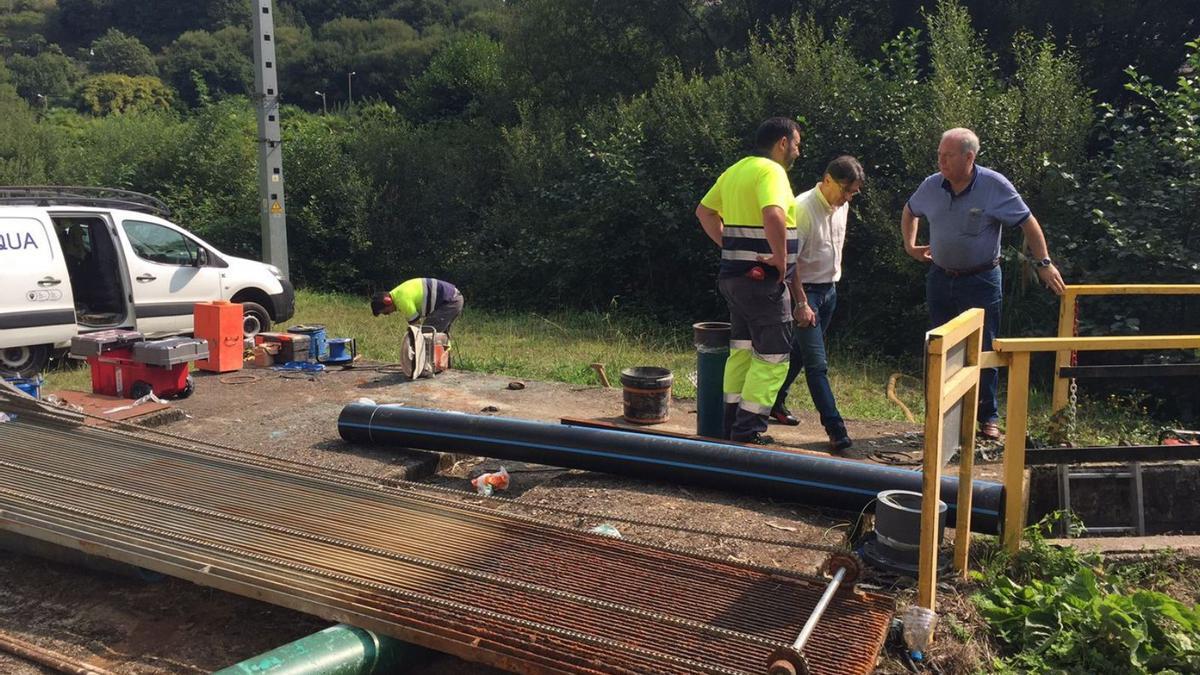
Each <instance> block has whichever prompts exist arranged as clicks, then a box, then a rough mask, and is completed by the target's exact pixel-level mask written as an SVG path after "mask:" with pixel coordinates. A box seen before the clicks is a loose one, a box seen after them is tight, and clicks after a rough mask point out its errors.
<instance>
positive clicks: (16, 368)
mask: <svg viewBox="0 0 1200 675" xmlns="http://www.w3.org/2000/svg"><path fill="white" fill-rule="evenodd" d="M49 362H50V345H33V346H32V347H5V348H4V349H0V372H5V373H15V374H17V375H19V376H21V377H33V376H34V375H37V374H38V373H40V372H42V371H43V370H45V368H46V364H47V363H49Z"/></svg>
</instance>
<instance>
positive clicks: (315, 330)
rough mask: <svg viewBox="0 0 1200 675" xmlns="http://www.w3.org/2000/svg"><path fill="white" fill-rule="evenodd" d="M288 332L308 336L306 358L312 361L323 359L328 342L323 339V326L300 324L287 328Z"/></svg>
mask: <svg viewBox="0 0 1200 675" xmlns="http://www.w3.org/2000/svg"><path fill="white" fill-rule="evenodd" d="M287 332H289V333H296V334H297V335H307V336H308V358H309V359H310V360H312V361H324V360H325V352H326V349H328V342H327V341H326V339H325V326H322V325H321V324H316V323H314V324H308V325H301V326H292V327H291V328H289V329H287Z"/></svg>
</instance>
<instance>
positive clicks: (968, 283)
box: [925, 265, 1002, 422]
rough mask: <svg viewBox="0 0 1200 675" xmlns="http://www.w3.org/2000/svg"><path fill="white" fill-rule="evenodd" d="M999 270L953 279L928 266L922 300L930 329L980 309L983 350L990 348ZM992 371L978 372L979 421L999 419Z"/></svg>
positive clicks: (995, 327) (995, 325) (996, 326)
mask: <svg viewBox="0 0 1200 675" xmlns="http://www.w3.org/2000/svg"><path fill="white" fill-rule="evenodd" d="M1001 280H1002V279H1001V276H1000V268H999V267H993V268H992V269H990V270H987V271H986V272H980V273H978V274H970V275H966V276H961V277H952V276H950V275H949V274H946V272H945V271H943V270H942V268H940V267H938V266H937V265H931V266H930V268H929V274H928V275H927V276H926V277H925V301H926V303H928V305H929V323H930V328H936V327H938V326H940V325H942V324H944V323H946V322H947V321H949V320H950V319H953V318H954V317H956V316H958V315H959V314H962V313H963V312H965V311H967V310H968V309H971V308H972V307H978V308H980V309H982V310H983V315H984V316H983V351H985V352H986V351H990V350H991V349H992V338H994V337H996V333H997V332H999V329H1000V300H1001V297H1002V293H1001V286H1002V284H1001ZM997 379H999V374H998V372H997V371H996V369H995V368H984V369H983V370H981V371H980V372H979V416H978V417H977V419H978V421H979V422H996V421H997V420H999V419H1000V415H999V414H998V412H997V411H998V407H997V404H996V381H997Z"/></svg>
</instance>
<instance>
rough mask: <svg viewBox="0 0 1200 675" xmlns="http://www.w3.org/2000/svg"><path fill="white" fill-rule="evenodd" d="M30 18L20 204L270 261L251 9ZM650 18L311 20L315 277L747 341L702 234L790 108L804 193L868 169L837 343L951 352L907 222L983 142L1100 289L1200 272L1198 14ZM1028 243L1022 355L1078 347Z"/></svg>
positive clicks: (576, 12)
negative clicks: (1110, 38)
mask: <svg viewBox="0 0 1200 675" xmlns="http://www.w3.org/2000/svg"><path fill="white" fill-rule="evenodd" d="M10 4H11V5H12V7H13V10H14V12H15V13H14V14H13V15H11V16H9V17H8V18H7V19H6V21H7V23H4V24H3V25H0V33H2V34H3V35H4V36H6V39H7V43H3V42H0V53H4V54H5V55H6V63H7V67H6V68H4V69H2V70H0V181H2V182H4V183H86V184H101V185H110V186H116V187H124V188H131V189H136V190H141V191H146V192H151V193H154V194H156V195H158V196H160V197H162V198H163V199H165V200H166V201H167V202H168V203H169V204H170V205H171V206H172V207H173V209H174V210H175V211H176V213H177V214H178V215H179V219H180V221H181V222H182V223H183V224H185V225H187V226H188V227H190V228H192V229H193V230H195V231H196V232H198V233H199V234H201V235H202V236H204V237H206V238H208V239H210V240H212V241H213V243H215V244H217V245H218V246H219V247H221V248H223V249H225V250H227V251H229V252H232V253H235V254H242V255H248V256H252V257H253V256H256V255H257V250H258V246H259V242H258V239H259V234H258V233H259V225H258V218H259V214H258V211H259V207H260V205H259V200H258V198H257V195H256V194H255V181H254V177H255V161H256V160H255V152H254V147H253V142H254V139H255V138H256V133H257V131H256V129H255V122H254V115H253V111H252V106H251V104H250V100H249V98H247V97H246V92H247V83H248V82H249V77H250V76H249V59H248V54H249V42H250V41H249V36H248V32H247V26H248V16H247V14H246V13H247V11H248V6H247V7H243V6H242V5H244V4H245V3H241V2H226V1H224V0H220V1H218V0H213V1H204V2H197V3H185V4H182V5H178V6H176V5H172V8H171V10H170V11H165V10H163V8H162V7H161V6H159V5H156V7H155V9H154V11H150V10H149V9H147V7H146V6H145V2H144V0H60V2H58V3H57V4H56V3H51V2H44V1H42V0H17V1H16V2H14V3H10ZM635 4H636V7H634V8H633V9H628V8H627V9H619V8H617V7H616V6H614V7H613V8H605V7H601V6H600V5H596V4H595V3H592V2H585V1H584V0H566V1H564V0H524V1H523V2H519V3H497V2H494V1H493V0H422V1H421V2H416V1H406V2H374V1H372V0H362V1H361V2H355V3H349V4H347V3H340V4H338V5H337V6H336V7H337V9H336V10H335V9H331V8H330V7H328V6H325V5H322V4H321V3H312V2H306V1H302V0H293V1H290V2H289V1H287V0H281V2H280V3H279V6H278V11H277V15H276V17H275V18H276V20H277V22H278V28H277V36H276V40H275V42H276V43H277V47H278V52H279V53H278V60H279V70H280V78H281V86H282V91H283V92H284V94H285V106H284V108H283V110H282V111H281V120H282V122H283V139H284V148H285V151H284V162H285V167H284V175H285V181H286V194H287V204H288V224H289V244H290V245H291V252H292V256H291V260H292V263H291V264H292V273H293V277H294V280H295V281H296V282H297V283H298V284H300V285H302V286H306V287H309V288H313V289H317V290H338V291H350V292H356V293H363V292H366V291H368V290H373V289H377V288H386V287H390V286H391V285H392V284H393V283H395V282H396V281H397V280H398V279H401V278H404V277H407V276H414V275H418V274H421V275H426V274H427V275H434V276H444V277H446V278H450V279H453V280H454V281H455V282H457V283H459V284H460V285H461V286H463V287H464V288H465V289H466V290H467V292H468V294H469V295H470V297H472V298H473V299H474V300H475V302H476V305H477V306H482V305H484V304H486V305H487V306H489V307H495V308H508V309H520V310H523V311H537V312H543V313H544V312H546V311H556V310H560V309H571V310H586V311H594V312H611V311H613V308H616V311H619V312H622V313H625V312H635V313H639V314H641V315H643V316H654V317H657V318H660V319H662V320H668V319H669V320H673V321H675V320H677V321H680V322H681V323H682V322H684V321H687V320H691V319H695V318H712V317H715V316H720V315H721V314H723V313H724V308H723V305H722V303H721V301H720V299H719V297H718V296H717V294H716V292H715V289H714V283H713V277H714V275H715V269H716V265H715V252H714V251H713V249H712V247H711V243H710V242H708V240H707V239H706V238H705V237H704V236H703V235H702V234H701V233H700V230H699V228H698V227H697V225H696V223H695V219H694V217H693V215H692V210H693V208H694V206H695V203H696V201H697V199H698V197H699V195H701V194H702V193H703V191H704V190H705V189H706V188H707V187H708V186H709V185H710V183H711V182H712V180H713V179H714V177H715V176H716V175H717V174H718V173H719V172H720V171H721V170H722V169H723V168H724V167H726V166H727V165H728V164H729V163H731V162H732V161H733V160H735V159H736V158H737V157H738V155H739V154H741V153H743V152H745V151H746V149H747V140H748V138H749V136H750V134H751V133H752V132H753V129H754V128H755V126H756V125H757V123H758V122H759V121H760V120H761V119H762V118H763V117H765V116H767V115H769V114H779V113H784V114H790V115H794V116H796V117H799V118H803V120H804V128H805V142H804V150H803V155H802V157H801V160H800V161H799V162H798V163H797V165H796V167H795V168H794V169H793V171H792V182H793V184H794V185H795V186H796V188H797V190H801V189H804V188H805V187H806V186H807V185H809V184H810V183H812V182H815V181H816V180H817V178H818V174H819V172H820V170H821V168H822V167H823V165H824V164H825V162H826V161H827V160H828V159H829V158H830V157H831V156H832V155H834V154H837V153H841V152H850V153H853V154H855V155H858V156H860V157H861V158H863V159H864V161H865V163H866V165H867V171H868V185H867V189H866V190H865V191H864V193H863V195H862V197H861V198H860V199H859V200H856V205H855V207H854V215H853V220H852V225H851V231H850V234H849V239H848V242H847V250H846V266H845V277H844V280H843V283H842V285H841V288H840V291H839V295H840V302H839V305H840V309H839V312H838V316H837V319H836V323H835V326H834V329H833V330H834V333H835V334H837V335H839V336H841V337H842V339H845V340H847V341H850V342H852V343H854V344H855V345H856V346H857V347H858V348H859V351H861V352H864V353H866V352H872V353H874V352H880V351H882V352H884V353H887V354H891V355H898V354H905V353H910V352H911V350H912V345H913V344H916V343H917V342H918V341H919V340H920V336H921V333H922V331H923V330H924V329H925V327H926V326H925V320H926V318H925V317H926V313H925V311H924V308H923V290H922V289H923V282H922V274H923V271H924V270H923V269H922V267H921V266H920V265H917V264H915V263H913V262H912V261H911V260H909V259H908V258H906V257H905V256H904V255H903V253H902V252H901V250H900V245H899V240H898V236H897V219H898V213H899V210H900V207H901V205H902V204H903V202H904V200H905V199H906V198H907V196H908V195H909V194H910V193H911V191H912V190H913V189H914V188H915V186H916V185H917V184H918V182H919V181H920V180H921V179H922V178H923V177H924V176H926V175H927V174H929V173H931V172H932V171H933V170H934V149H935V147H936V144H937V138H938V134H939V133H940V132H941V130H942V129H944V128H946V127H949V126H953V125H967V126H971V127H974V128H976V129H977V130H978V131H979V132H980V134H981V136H982V139H983V147H984V150H983V154H982V155H981V156H980V161H981V163H984V164H986V165H989V166H992V167H994V168H997V169H1000V170H1001V171H1003V172H1005V173H1006V174H1008V175H1009V176H1011V177H1012V178H1013V180H1014V181H1015V182H1016V184H1017V186H1018V188H1019V189H1020V190H1021V191H1022V192H1023V194H1024V195H1025V196H1026V198H1027V199H1028V201H1029V202H1030V203H1031V205H1032V206H1033V208H1034V211H1035V213H1037V214H1038V215H1039V217H1040V219H1041V220H1042V221H1043V222H1044V223H1045V224H1046V229H1047V232H1048V234H1049V236H1050V239H1051V249H1052V251H1053V253H1054V255H1055V257H1056V258H1057V259H1058V261H1059V263H1060V265H1061V266H1062V268H1063V269H1064V273H1065V275H1066V277H1067V278H1068V280H1069V281H1071V282H1075V283H1078V282H1083V281H1086V282H1131V281H1138V282H1154V281H1177V280H1188V279H1191V278H1193V277H1194V274H1195V272H1196V267H1195V266H1196V264H1197V263H1196V262H1195V260H1196V259H1197V255H1196V252H1197V251H1196V249H1197V245H1198V242H1197V241H1196V232H1195V228H1194V227H1193V222H1194V218H1193V217H1192V216H1193V213H1192V211H1193V207H1192V206H1191V205H1193V204H1195V203H1196V202H1197V199H1200V193H1198V190H1200V187H1198V186H1200V170H1198V169H1197V164H1196V162H1197V160H1196V157H1197V156H1198V155H1197V153H1196V151H1195V149H1196V143H1197V141H1196V133H1197V132H1196V128H1197V124H1196V122H1195V115H1196V113H1195V109H1196V106H1197V96H1198V94H1197V84H1196V81H1197V75H1196V64H1197V56H1196V51H1197V50H1196V48H1195V46H1194V45H1193V46H1192V47H1190V48H1187V47H1184V43H1185V42H1186V40H1187V39H1188V38H1189V37H1192V38H1194V37H1195V36H1194V35H1192V36H1185V37H1181V31H1186V30H1193V29H1188V28H1187V26H1188V25H1189V24H1188V23H1187V21H1186V20H1185V18H1186V17H1185V16H1184V15H1186V14H1187V12H1186V11H1184V10H1183V9H1181V8H1180V6H1179V5H1178V4H1177V3H1165V2H1151V3H1144V6H1142V5H1139V7H1138V9H1137V10H1136V11H1134V10H1127V9H1125V5H1124V4H1122V3H1115V2H1108V1H1107V0H1103V1H1102V0H1092V1H1090V2H1084V1H1082V0H1078V1H1075V2H1068V3H1057V4H1054V7H1044V8H1043V7H1033V6H1026V5H1024V4H1021V5H1019V6H1018V5H1005V7H1004V8H1000V7H996V6H993V4H994V3H981V2H975V1H973V0H960V1H955V0H940V1H938V2H932V1H930V2H924V3H914V4H913V5H912V6H911V7H910V6H908V5H903V6H902V4H898V3H889V2H867V3H861V2H860V3H849V2H845V1H844V0H829V1H828V2H822V3H809V4H805V5H803V6H799V5H797V6H793V4H792V3H770V2H768V3H762V2H742V1H735V2H721V3H710V2H683V3H679V2H673V1H672V2H665V1H660V0H644V1H642V2H639V3H635ZM1052 4H1053V3H1052ZM1183 4H1186V3H1183ZM1118 5H1120V6H1119V7H1118ZM1072 8H1073V9H1072ZM850 9H853V11H849V10H850ZM1180 12H1182V13H1183V14H1180ZM339 13H340V14H342V16H338V14H339ZM843 17H849V18H843ZM977 26H989V27H990V29H989V30H987V31H984V30H980V29H979V28H977ZM1047 26H1050V27H1055V28H1057V30H1047ZM1116 26H1126V28H1125V29H1124V30H1125V32H1126V33H1128V34H1139V35H1140V34H1142V33H1143V32H1145V31H1150V30H1151V29H1152V28H1153V27H1157V28H1154V30H1157V31H1158V32H1157V33H1154V37H1150V36H1149V34H1147V36H1146V37H1145V39H1144V40H1143V42H1137V41H1130V40H1125V41H1122V42H1120V47H1121V49H1126V50H1128V51H1127V52H1122V53H1124V54H1125V56H1124V57H1122V58H1125V59H1126V60H1125V61H1124V62H1123V64H1122V65H1124V64H1125V63H1134V64H1137V65H1138V69H1136V70H1130V71H1129V72H1128V73H1116V77H1117V78H1118V79H1113V71H1112V70H1111V69H1110V70H1104V71H1103V72H1101V71H1100V70H1098V64H1101V63H1107V62H1108V61H1109V60H1111V59H1113V58H1117V56H1115V55H1114V54H1112V53H1110V52H1114V51H1117V52H1119V50H1118V49H1116V48H1115V43H1109V44H1108V45H1107V46H1106V47H1104V48H1101V47H1099V46H1098V43H1097V42H1096V41H1097V40H1101V39H1107V38H1104V37H1103V36H1107V35H1108V34H1109V33H1110V32H1111V31H1113V30H1116V28H1115V27H1116ZM1189 49H1190V51H1189ZM1189 68H1190V69H1191V70H1189ZM1177 69H1178V70H1179V72H1180V74H1178V75H1176V74H1175V70H1177ZM350 72H354V73H356V74H355V75H353V76H351V77H350V78H349V79H348V78H347V75H348V74H349V73H350ZM154 78H159V80H161V86H159V84H156V82H158V81H157V80H155V79H154ZM1122 83H1124V84H1128V86H1127V87H1126V88H1124V89H1122V88H1121V87H1120V84H1122ZM350 86H353V87H354V94H355V99H356V105H355V106H353V107H350V106H348V105H346V102H347V99H348V97H349V96H348V95H349V93H350V92H349V91H348V88H349V87H350ZM1092 87H1095V88H1098V89H1099V90H1100V91H1101V95H1102V96H1104V98H1101V99H1100V102H1101V104H1100V106H1099V107H1097V106H1096V105H1095V103H1094V100H1093V95H1092V92H1091V91H1090V88H1092ZM317 91H319V92H322V93H324V94H325V97H326V99H327V103H330V104H331V105H330V110H331V114H327V115H325V114H321V112H320V111H321V99H320V98H319V97H318V95H317V94H315V93H310V92H317ZM1019 246H1020V242H1019V241H1016V240H1015V239H1014V240H1012V241H1008V242H1007V246H1006V248H1005V252H1004V256H1005V263H1004V264H1005V271H1006V278H1007V280H1008V285H1009V288H1008V289H1007V291H1008V296H1009V298H1010V300H1009V302H1007V303H1006V316H1005V320H1004V328H1003V332H1004V333H1006V334H1029V333H1036V332H1041V333H1048V332H1050V327H1051V325H1052V323H1053V321H1054V317H1055V309H1056V308H1055V303H1054V302H1053V299H1052V297H1051V296H1050V295H1049V294H1048V293H1045V292H1044V291H1042V290H1040V289H1037V288H1036V287H1035V285H1033V284H1031V283H1030V280H1031V278H1032V277H1030V276H1028V275H1027V274H1025V272H1026V270H1025V269H1024V265H1023V261H1022V260H1021V257H1020V255H1019ZM1189 275H1190V276H1189ZM1190 307H1191V311H1188V309H1187V307H1185V308H1184V311H1177V310H1171V311H1169V312H1168V311H1165V310H1164V309H1163V307H1162V306H1158V305H1155V304H1154V303H1138V304H1129V305H1127V304H1125V303H1122V302H1114V303H1113V304H1112V308H1113V309H1112V310H1111V311H1110V309H1109V308H1108V306H1106V307H1105V309H1104V310H1103V311H1102V312H1100V314H1099V315H1093V314H1090V313H1087V312H1085V318H1086V319H1087V320H1092V319H1100V320H1105V321H1107V320H1108V317H1110V316H1112V317H1116V316H1118V315H1119V316H1120V317H1122V320H1123V321H1124V322H1125V323H1124V325H1130V326H1133V325H1140V326H1141V327H1142V329H1143V330H1156V329H1158V328H1159V327H1160V326H1159V325H1157V324H1155V322H1154V320H1153V317H1152V316H1150V315H1152V314H1156V315H1158V316H1171V317H1173V318H1175V319H1177V320H1176V323H1179V322H1181V321H1183V322H1186V321H1189V320H1192V319H1189V318H1188V317H1195V316H1197V315H1200V313H1198V312H1195V311H1194V309H1195V307H1194V306H1190ZM1137 321H1140V324H1137V323H1136V322H1137ZM1179 328H1180V329H1184V330H1185V328H1184V327H1183V326H1179Z"/></svg>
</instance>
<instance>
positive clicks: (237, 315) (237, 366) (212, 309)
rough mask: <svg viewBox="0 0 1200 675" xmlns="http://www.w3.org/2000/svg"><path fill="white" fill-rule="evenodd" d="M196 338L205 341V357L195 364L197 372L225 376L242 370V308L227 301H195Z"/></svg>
mask: <svg viewBox="0 0 1200 675" xmlns="http://www.w3.org/2000/svg"><path fill="white" fill-rule="evenodd" d="M193 318H194V321H195V336H196V337H198V338H204V339H205V340H208V358H207V359H205V360H203V361H197V362H196V367H197V368H199V369H200V370H211V371H213V372H217V373H228V372H229V371H232V370H241V369H242V350H243V344H244V343H243V342H242V305H241V303H237V302H228V301H226V300H214V301H212V302H197V303H196V308H195V314H194V317H193Z"/></svg>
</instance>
